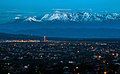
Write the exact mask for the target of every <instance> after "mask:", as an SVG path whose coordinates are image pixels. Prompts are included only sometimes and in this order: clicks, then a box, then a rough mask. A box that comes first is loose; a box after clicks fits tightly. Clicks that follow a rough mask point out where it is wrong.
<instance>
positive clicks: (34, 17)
mask: <svg viewBox="0 0 120 74" xmlns="http://www.w3.org/2000/svg"><path fill="white" fill-rule="evenodd" d="M25 21H30V22H41V20H38V19H36V16H33V17H28V18H26V19H25Z"/></svg>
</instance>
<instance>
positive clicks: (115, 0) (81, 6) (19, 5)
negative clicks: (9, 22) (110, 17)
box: [0, 0, 120, 12]
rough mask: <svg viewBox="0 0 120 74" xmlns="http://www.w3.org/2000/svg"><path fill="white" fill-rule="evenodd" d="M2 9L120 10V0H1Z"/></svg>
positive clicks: (0, 6)
mask: <svg viewBox="0 0 120 74" xmlns="http://www.w3.org/2000/svg"><path fill="white" fill-rule="evenodd" d="M0 9H1V10H2V9H4V10H12V9H17V10H30V11H40V10H51V9H77V10H88V9H92V10H94V11H104V10H106V11H112V12H115V11H120V0H1V1H0Z"/></svg>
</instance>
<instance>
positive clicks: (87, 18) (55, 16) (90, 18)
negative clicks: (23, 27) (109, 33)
mask: <svg viewBox="0 0 120 74" xmlns="http://www.w3.org/2000/svg"><path fill="white" fill-rule="evenodd" d="M14 20H16V21H18V20H22V21H27V22H45V21H52V22H53V21H63V22H68V21H71V22H103V21H106V22H108V21H119V20H120V13H92V12H67V11H54V12H51V13H46V14H44V15H41V16H22V15H17V16H15V17H14Z"/></svg>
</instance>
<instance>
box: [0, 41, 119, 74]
mask: <svg viewBox="0 0 120 74" xmlns="http://www.w3.org/2000/svg"><path fill="white" fill-rule="evenodd" d="M0 74H120V41H119V40H78V41H53V40H52V41H24V40H21V41H17V40H14V41H12V40H11V42H10V41H7V40H4V41H1V42H0Z"/></svg>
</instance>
